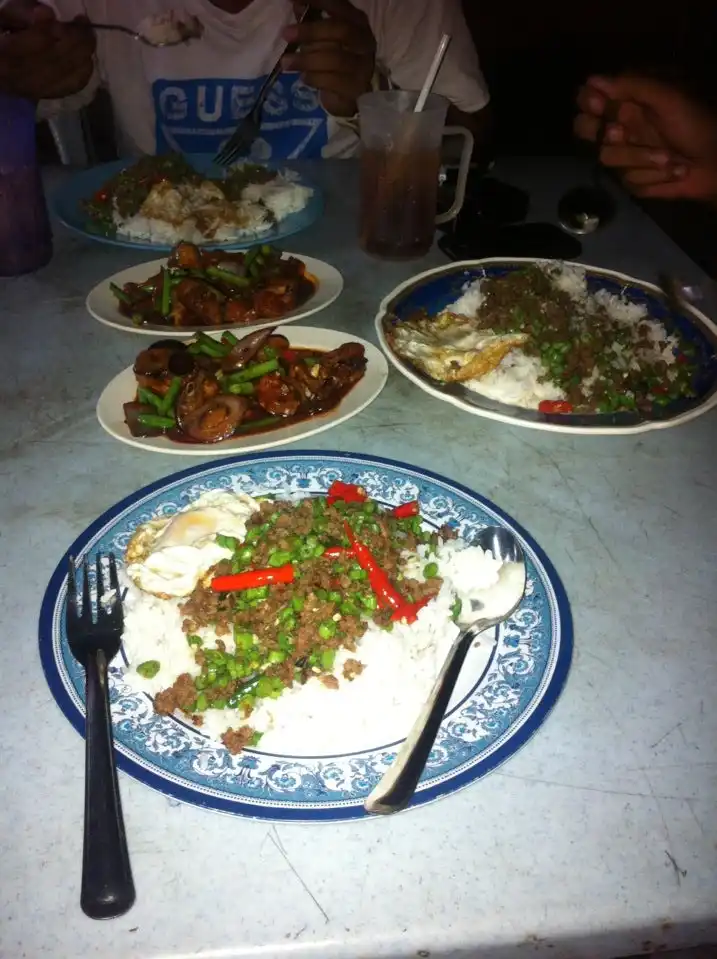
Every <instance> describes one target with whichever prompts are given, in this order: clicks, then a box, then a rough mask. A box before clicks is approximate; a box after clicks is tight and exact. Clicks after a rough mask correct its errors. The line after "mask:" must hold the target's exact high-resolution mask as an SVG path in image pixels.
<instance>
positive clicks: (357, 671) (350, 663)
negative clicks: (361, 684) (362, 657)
mask: <svg viewBox="0 0 717 959" xmlns="http://www.w3.org/2000/svg"><path fill="white" fill-rule="evenodd" d="M364 668H365V667H364V664H363V663H360V662H359V661H358V659H347V660H346V662H345V663H344V670H343V672H344V679H348V680H349V681H351V680H352V679H356V677H357V676H360V675H361V673H362V672H363V671H364Z"/></svg>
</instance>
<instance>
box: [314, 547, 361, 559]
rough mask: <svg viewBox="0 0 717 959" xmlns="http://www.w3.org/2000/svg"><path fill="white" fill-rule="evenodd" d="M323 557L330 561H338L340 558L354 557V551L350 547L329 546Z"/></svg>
mask: <svg viewBox="0 0 717 959" xmlns="http://www.w3.org/2000/svg"><path fill="white" fill-rule="evenodd" d="M322 555H323V556H326V557H328V558H329V559H337V558H338V557H339V556H352V555H353V549H352V548H351V547H349V546H327V547H326V549H325V550H324V552H323V554H322Z"/></svg>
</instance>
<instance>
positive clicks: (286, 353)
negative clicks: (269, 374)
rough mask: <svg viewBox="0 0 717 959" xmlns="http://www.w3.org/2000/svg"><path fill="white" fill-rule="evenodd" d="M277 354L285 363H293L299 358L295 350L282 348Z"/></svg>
mask: <svg viewBox="0 0 717 959" xmlns="http://www.w3.org/2000/svg"><path fill="white" fill-rule="evenodd" d="M279 355H280V356H281V358H282V360H286V362H287V363H295V362H296V361H297V360H298V358H299V354H298V352H297V351H296V350H282V351H281V353H280V354H279Z"/></svg>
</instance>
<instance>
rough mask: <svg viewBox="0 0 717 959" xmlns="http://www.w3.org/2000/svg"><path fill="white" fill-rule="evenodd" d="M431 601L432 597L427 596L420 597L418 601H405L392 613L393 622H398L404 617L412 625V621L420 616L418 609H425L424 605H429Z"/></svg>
mask: <svg viewBox="0 0 717 959" xmlns="http://www.w3.org/2000/svg"><path fill="white" fill-rule="evenodd" d="M429 602H430V597H429V596H426V598H425V599H419V600H418V602H416V603H405V604H404V605H403V606H401V607H400V608H399V609H397V610H396V611H395V612H394V613H392V614H391V622H392V623H398V622H400V621H401V620H402V619H405V621H406V622H407V623H408V624H409V626H410V625H411V623H415V622H416V619H417V618H418V611H419V610H420V609H423V607H424V606H427V605H428V603H429Z"/></svg>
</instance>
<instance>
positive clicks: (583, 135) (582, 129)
mask: <svg viewBox="0 0 717 959" xmlns="http://www.w3.org/2000/svg"><path fill="white" fill-rule="evenodd" d="M599 128H600V120H599V119H598V118H597V117H594V116H592V115H591V114H588V113H579V114H578V115H577V116H576V117H575V122H574V123H573V132H574V133H575V136H576V137H579V138H580V139H581V140H592V141H594V140H595V139H596V137H597V132H598V130H599Z"/></svg>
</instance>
